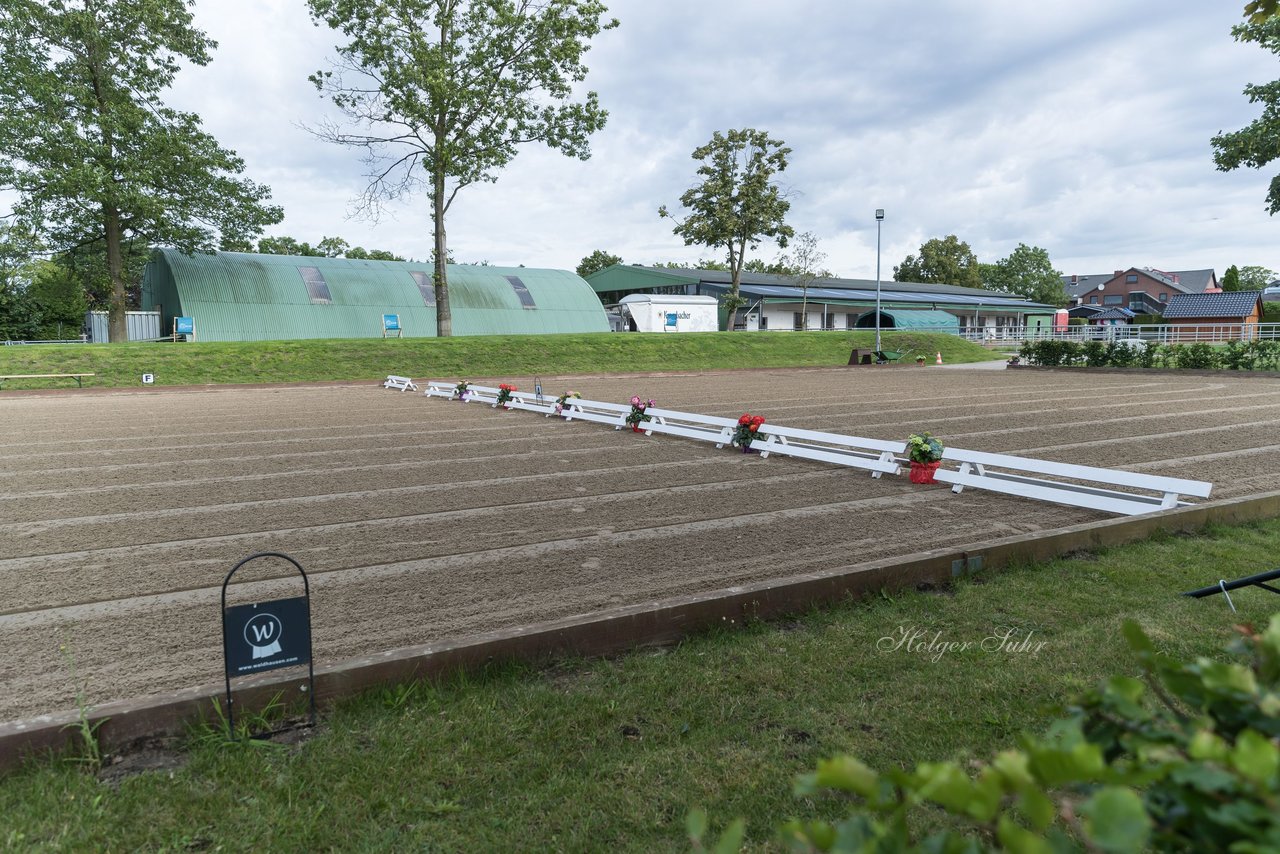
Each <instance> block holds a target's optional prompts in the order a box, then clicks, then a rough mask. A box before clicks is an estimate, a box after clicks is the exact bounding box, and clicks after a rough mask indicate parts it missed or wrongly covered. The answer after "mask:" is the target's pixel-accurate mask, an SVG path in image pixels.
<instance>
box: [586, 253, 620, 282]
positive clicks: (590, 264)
mask: <svg viewBox="0 0 1280 854" xmlns="http://www.w3.org/2000/svg"><path fill="white" fill-rule="evenodd" d="M621 263H622V258H621V256H618V255H614V254H613V253H612V252H605V251H604V250H603V249H597V250H596V251H594V252H592V253H591V254H590V255H588V256H586V257H585V258H583V259H582V261H581V262H579V264H578V269H577V273H578V275H579V276H581V277H582V278H584V279H585V278H586V277H587V276H590V275H591V274H592V273H598V272H600V271H601V270H606V269H608V268H609V267H612V266H614V265H615V264H621Z"/></svg>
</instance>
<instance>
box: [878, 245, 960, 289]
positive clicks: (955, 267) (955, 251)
mask: <svg viewBox="0 0 1280 854" xmlns="http://www.w3.org/2000/svg"><path fill="white" fill-rule="evenodd" d="M893 278H894V281H898V282H923V283H925V284H935V285H963V286H965V287H969V288H980V287H982V272H981V270H980V269H979V266H978V256H976V255H974V254H973V250H972V249H970V248H969V244H968V243H965V242H964V241H963V240H961V239H960V238H958V237H956V236H955V235H954V234H948V235H947V236H946V237H935V238H933V239H932V240H927V241H925V242H924V243H922V244H921V245H920V254H919V256H916V255H908V256H907V257H906V258H904V259H902V263H901V264H899V265H898V266H896V267H894V268H893Z"/></svg>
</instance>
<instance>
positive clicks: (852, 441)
mask: <svg viewBox="0 0 1280 854" xmlns="http://www.w3.org/2000/svg"><path fill="white" fill-rule="evenodd" d="M760 434H764V435H766V436H767V437H768V438H767V439H766V440H765V441H763V442H762V441H760V439H759V438H756V439H754V440H752V442H751V447H752V449H753V450H757V451H759V452H760V457H761V458H762V459H764V458H767V457H768V456H769V455H770V454H786V455H787V456H791V457H803V458H804V459H807V460H819V461H822V462H827V463H835V464H836V465H841V466H852V467H854V468H860V469H868V470H870V472H871V476H872V477H880V475H882V474H886V473H887V474H898V473H900V472H901V468H900V466H899V465H898V460H897V455H898V454H904V453H906V451H907V443H906V442H887V441H885V440H883V439H866V438H863V437H861V436H845V435H843V434H841V433H823V432H821V431H818V430H802V429H800V428H798V427H783V426H781V425H779V424H770V423H768V422H765V423H764V424H761V425H760V428H759V430H758V431H757V436H759V435H760Z"/></svg>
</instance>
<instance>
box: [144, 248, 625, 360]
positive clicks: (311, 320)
mask: <svg viewBox="0 0 1280 854" xmlns="http://www.w3.org/2000/svg"><path fill="white" fill-rule="evenodd" d="M448 269H449V305H450V308H451V310H452V316H453V333H454V334H455V335H504V334H505V335H533V334H545V333H557V332H608V331H609V323H608V320H607V319H606V317H605V313H604V307H603V306H602V305H601V304H600V300H599V298H598V297H597V296H596V295H595V293H594V292H593V291H592V290H591V288H590V286H589V285H587V283H586V282H585V281H583V280H582V279H581V278H579V277H578V276H577V275H575V274H573V273H571V272H568V271H567V270H538V269H530V268H526V267H483V266H472V265H467V264H450V265H449V268H448ZM142 290H143V294H142V298H143V307H144V308H146V309H149V310H156V309H159V310H160V311H161V314H162V318H161V320H162V324H163V325H162V328H163V329H169V328H171V324H172V318H174V317H179V316H181V317H191V318H193V319H194V321H195V329H196V338H197V339H198V340H200V341H265V340H276V339H293V338H376V337H380V336H381V334H382V315H384V314H396V315H399V318H400V328H401V329H402V330H404V335H405V336H406V337H417V338H420V337H432V336H434V335H435V334H436V307H435V291H434V288H433V286H432V284H431V264H430V263H423V262H414V261H366V260H360V261H357V260H352V259H349V258H316V257H308V256H297V255H257V254H252V253H246V252H214V253H199V254H195V255H184V254H183V253H181V252H179V251H178V250H176V249H158V250H156V251H155V253H154V254H153V255H152V257H151V260H150V261H149V262H148V264H147V269H146V272H145V274H144V275H143V285H142Z"/></svg>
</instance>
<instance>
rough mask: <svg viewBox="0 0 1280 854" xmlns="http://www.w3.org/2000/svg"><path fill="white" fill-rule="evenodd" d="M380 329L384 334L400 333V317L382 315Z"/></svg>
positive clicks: (396, 315)
mask: <svg viewBox="0 0 1280 854" xmlns="http://www.w3.org/2000/svg"><path fill="white" fill-rule="evenodd" d="M382 329H383V331H384V332H399V331H400V315H398V314H384V315H382Z"/></svg>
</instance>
